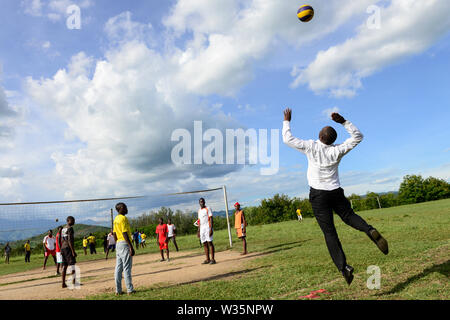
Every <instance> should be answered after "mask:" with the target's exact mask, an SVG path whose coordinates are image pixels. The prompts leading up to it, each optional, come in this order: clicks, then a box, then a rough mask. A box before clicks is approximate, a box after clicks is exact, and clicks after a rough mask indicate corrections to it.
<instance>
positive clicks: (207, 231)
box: [197, 198, 216, 264]
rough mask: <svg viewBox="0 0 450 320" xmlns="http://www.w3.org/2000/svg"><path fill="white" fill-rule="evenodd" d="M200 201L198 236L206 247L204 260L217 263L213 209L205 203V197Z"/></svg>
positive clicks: (206, 262)
mask: <svg viewBox="0 0 450 320" xmlns="http://www.w3.org/2000/svg"><path fill="white" fill-rule="evenodd" d="M198 203H199V204H200V209H198V219H199V226H198V231H197V237H199V238H200V241H201V243H202V244H203V247H204V248H205V255H206V260H205V261H203V264H215V263H216V260H214V244H213V233H214V225H213V215H212V211H211V209H210V208H209V207H207V206H206V205H205V199H203V198H200V200H199V201H198ZM209 248H211V259H210V258H209Z"/></svg>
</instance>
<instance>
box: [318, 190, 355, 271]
mask: <svg viewBox="0 0 450 320" xmlns="http://www.w3.org/2000/svg"><path fill="white" fill-rule="evenodd" d="M329 194H330V192H329V191H322V190H314V189H313V190H311V192H310V196H309V200H310V202H311V205H312V209H313V213H314V216H315V217H316V220H317V222H318V223H319V226H320V229H321V230H322V232H323V235H324V237H325V242H326V244H327V247H328V251H329V253H330V256H331V259H332V260H333V262H334V264H335V265H336V267H337V268H338V270H339V271H341V272H342V271H343V270H344V267H345V266H346V265H347V261H346V257H345V254H344V250H343V249H342V245H341V242H340V241H339V237H338V234H337V232H336V228H335V226H334V221H333V211H332V208H331V204H330V199H329Z"/></svg>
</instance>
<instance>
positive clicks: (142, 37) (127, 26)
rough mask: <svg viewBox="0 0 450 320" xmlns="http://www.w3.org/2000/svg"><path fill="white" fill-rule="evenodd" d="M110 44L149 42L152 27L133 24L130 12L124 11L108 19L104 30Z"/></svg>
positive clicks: (137, 23)
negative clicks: (132, 41) (135, 41)
mask: <svg viewBox="0 0 450 320" xmlns="http://www.w3.org/2000/svg"><path fill="white" fill-rule="evenodd" d="M104 30H105V32H106V35H107V36H108V38H109V39H110V41H111V42H112V44H114V43H116V42H120V41H125V42H126V41H131V40H137V41H144V42H145V41H147V40H150V32H151V31H152V25H151V24H150V23H148V24H143V23H139V22H135V21H133V20H132V19H131V12H129V11H126V12H123V13H121V14H119V15H117V16H115V17H112V18H110V19H109V20H108V21H107V22H106V24H105V28H104Z"/></svg>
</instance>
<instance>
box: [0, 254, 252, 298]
mask: <svg viewBox="0 0 450 320" xmlns="http://www.w3.org/2000/svg"><path fill="white" fill-rule="evenodd" d="M170 255H171V259H170V262H167V261H166V262H160V261H159V260H160V258H161V256H160V255H159V253H156V254H145V255H138V256H135V257H134V258H133V271H132V277H133V285H134V287H135V289H137V290H139V288H140V287H149V286H152V285H155V284H158V285H159V286H162V287H165V286H171V285H174V284H182V283H190V282H197V281H207V280H213V279H219V278H226V277H230V276H233V275H235V273H236V272H238V271H242V270H244V269H245V261H248V259H252V258H254V257H255V256H257V255H258V254H257V253H253V254H252V253H250V254H248V255H246V256H241V255H240V254H239V253H238V252H235V251H230V250H228V251H222V252H218V253H216V261H217V264H215V265H202V264H201V262H202V261H203V260H204V255H203V254H201V253H199V252H198V251H197V252H196V251H183V252H171V254H170ZM77 266H78V267H79V268H80V271H81V284H82V285H81V287H80V288H79V289H74V290H70V289H62V288H61V278H60V277H55V276H54V273H55V268H54V267H50V268H48V270H45V271H43V270H42V269H34V270H30V271H27V272H21V273H15V274H10V275H5V276H1V277H0V300H5V299H11V300H34V299H40V300H42V299H43V300H49V299H66V298H75V299H81V298H84V297H86V296H89V295H94V294H102V293H113V292H114V290H115V283H114V267H115V258H112V259H109V260H107V261H106V260H96V261H86V262H81V263H79V264H77ZM122 287H123V288H124V290H126V289H125V283H124V282H123V281H122Z"/></svg>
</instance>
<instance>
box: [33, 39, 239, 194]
mask: <svg viewBox="0 0 450 320" xmlns="http://www.w3.org/2000/svg"><path fill="white" fill-rule="evenodd" d="M173 70H174V68H173V66H172V64H171V60H170V59H167V58H165V57H163V56H161V55H160V54H159V53H157V52H155V51H153V50H151V49H150V48H148V47H147V46H146V45H145V44H144V43H142V42H138V41H131V42H126V43H122V44H120V45H119V46H117V47H116V48H113V49H111V50H110V51H108V52H107V54H106V57H105V58H104V59H100V60H98V61H95V60H94V59H93V58H91V57H88V56H86V55H85V54H84V53H79V54H77V55H75V56H73V57H72V60H71V62H70V63H69V65H68V66H67V68H66V69H61V70H59V71H58V72H57V73H56V74H55V75H54V76H53V77H52V78H48V79H40V80H35V79H32V78H29V79H28V80H27V91H28V94H29V95H30V97H31V98H32V99H33V100H34V101H35V102H36V103H38V104H39V105H40V106H42V107H43V108H46V109H47V110H50V111H53V112H56V113H57V114H58V116H59V117H60V119H62V120H63V121H64V122H65V123H66V124H67V131H66V136H67V137H72V138H76V139H78V140H79V141H80V142H81V143H82V144H83V145H84V147H81V148H78V149H77V150H75V151H73V152H70V153H67V152H61V151H58V152H54V153H53V154H52V160H53V161H54V163H55V177H54V179H53V180H54V181H53V180H52V182H55V188H59V189H60V190H64V191H65V197H70V198H72V197H88V196H91V195H92V194H95V195H129V194H142V193H151V192H156V191H160V190H164V189H166V190H176V189H179V188H183V187H186V188H190V187H192V186H193V185H195V184H196V183H195V181H196V179H197V178H199V177H214V176H217V175H223V174H225V173H227V172H230V171H233V170H237V169H238V167H237V166H233V167H225V166H219V167H202V166H200V167H195V166H182V167H176V166H174V165H173V163H172V162H171V158H170V154H171V150H172V147H173V145H174V144H173V143H171V142H170V136H171V133H172V131H173V130H174V129H176V128H186V129H192V127H193V121H194V120H203V122H204V123H205V124H207V125H209V126H214V127H217V128H233V127H235V125H236V123H235V122H234V121H233V120H232V119H231V118H229V117H228V116H226V115H224V114H223V113H221V112H218V113H216V114H215V115H212V114H211V113H210V110H209V108H208V106H207V105H205V104H204V103H202V102H201V101H200V100H198V99H197V98H195V96H192V95H190V94H188V93H186V92H185V90H184V89H183V87H178V86H176V85H174V84H173V81H172V78H171V77H172V74H173ZM171 72H172V73H171ZM215 110H216V111H217V109H215ZM164 119H165V120H164ZM205 130H206V128H205ZM187 185H189V186H190V187H187ZM197 185H199V186H202V185H201V184H199V183H197Z"/></svg>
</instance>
